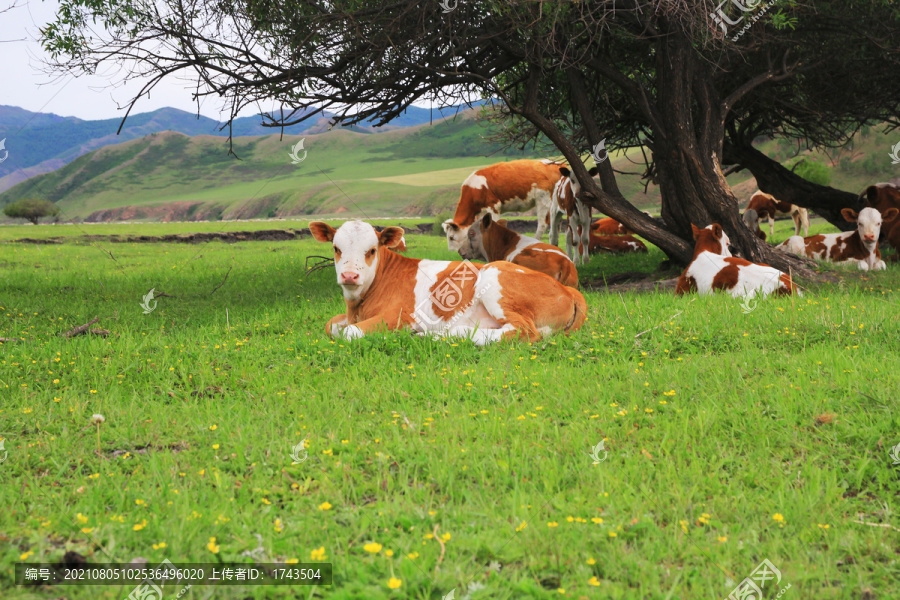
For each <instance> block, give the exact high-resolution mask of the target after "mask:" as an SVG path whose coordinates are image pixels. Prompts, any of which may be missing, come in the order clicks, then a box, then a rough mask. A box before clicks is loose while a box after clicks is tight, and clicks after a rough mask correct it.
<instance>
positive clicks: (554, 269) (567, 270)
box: [459, 214, 578, 287]
mask: <svg viewBox="0 0 900 600" xmlns="http://www.w3.org/2000/svg"><path fill="white" fill-rule="evenodd" d="M467 235H468V239H467V240H466V242H465V243H464V244H463V245H462V246H460V248H459V255H460V256H462V257H463V258H467V259H470V260H484V261H487V262H494V261H496V260H505V261H508V262H511V263H513V264H516V265H520V266H523V267H527V268H529V269H531V270H533V271H537V272H539V273H546V274H547V275H549V276H550V277H552V278H553V279H555V280H557V281H558V282H560V283H561V284H563V285H567V286H569V287H578V270H577V269H576V268H575V263H573V262H572V260H571V259H570V258H569V257H568V256H566V255H565V253H564V252H563V251H562V250H560V249H559V248H557V247H556V246H551V245H550V244H545V243H543V242H541V241H539V240H536V239H535V238H533V237H528V236H527V235H519V234H518V233H516V232H515V231H513V230H512V229H509V228H508V227H506V223H505V222H504V221H502V220H501V221H494V220H493V217H492V216H491V215H490V214H487V215H484V216H483V217H481V220H480V221H477V222H476V223H474V224H473V225H472V226H471V227H469V232H468V234H467Z"/></svg>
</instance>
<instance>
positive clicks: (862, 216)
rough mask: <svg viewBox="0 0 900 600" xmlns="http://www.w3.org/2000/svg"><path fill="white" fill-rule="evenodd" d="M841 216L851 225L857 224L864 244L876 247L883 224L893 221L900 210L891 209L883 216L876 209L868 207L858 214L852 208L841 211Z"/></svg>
mask: <svg viewBox="0 0 900 600" xmlns="http://www.w3.org/2000/svg"><path fill="white" fill-rule="evenodd" d="M841 214H842V215H843V216H844V219H846V220H847V221H849V222H850V223H856V230H857V231H858V232H859V237H860V238H861V239H862V241H863V243H864V244H866V245H874V244H876V243H877V242H878V236H879V235H880V234H881V225H882V223H883V222H886V223H890V222H891V221H893V220H894V219H895V218H897V215H898V214H900V210H897V209H896V208H889V209H887V210H886V211H884V214H881V213H880V212H878V210H876V209H874V208H868V207H867V208H864V209H862V210H861V211H859V212H858V213H857V212H856V211H855V210H853V209H852V208H845V209H843V210H841Z"/></svg>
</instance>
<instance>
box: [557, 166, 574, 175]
mask: <svg viewBox="0 0 900 600" xmlns="http://www.w3.org/2000/svg"><path fill="white" fill-rule="evenodd" d="M559 173H560V175H562V176H563V177H568V176H569V175H571V174H572V173H571V172H570V171H569V168H568V167H560V168H559Z"/></svg>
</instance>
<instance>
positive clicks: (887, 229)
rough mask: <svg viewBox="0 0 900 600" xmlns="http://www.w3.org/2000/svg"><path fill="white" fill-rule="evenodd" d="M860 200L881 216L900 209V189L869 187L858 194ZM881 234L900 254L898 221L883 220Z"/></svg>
mask: <svg viewBox="0 0 900 600" xmlns="http://www.w3.org/2000/svg"><path fill="white" fill-rule="evenodd" d="M862 198H865V199H866V204H868V205H869V206H870V207H871V208H874V209H876V210H877V211H878V212H880V213H881V214H885V213H886V212H887V211H888V210H890V209H891V208H897V209H900V188H898V187H897V186H896V185H894V184H891V183H876V184H875V185H870V186H869V187H867V188H866V189H865V191H864V192H863V193H862V194H860V199H862ZM881 233H882V234H883V237H884V239H885V240H887V242H888V243H889V244H890V245H891V246H893V248H894V249H895V250H897V251H898V252H900V219H894V220H893V221H887V220H885V221H884V226H883V227H882V229H881ZM894 258H897V255H894Z"/></svg>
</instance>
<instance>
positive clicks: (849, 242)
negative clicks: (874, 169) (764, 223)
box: [776, 207, 900, 271]
mask: <svg viewBox="0 0 900 600" xmlns="http://www.w3.org/2000/svg"><path fill="white" fill-rule="evenodd" d="M898 213H900V210H898V209H896V208H889V209H887V210H886V211H885V212H884V215H882V214H881V213H880V212H878V211H877V210H876V209H874V208H868V207H866V208H864V209H862V210H861V211H859V213H857V212H856V211H855V210H853V209H852V208H845V209H843V210H841V214H842V215H843V216H844V219H846V220H847V221H849V222H850V223H854V222H855V223H856V230H855V231H844V232H842V233H820V234H819V235H811V236H809V237H806V238H803V237H800V236H799V235H795V236H792V237H789V238H788V239H787V240H785V241H784V242H782V243H781V244H779V245H778V246H776V248H777V249H778V250H783V251H787V252H792V253H794V254H799V255H801V256H808V257H809V258H817V259H819V260H827V261H830V262H833V263H848V264H854V263H855V264H856V266H857V267H858V268H859V270H861V271H883V270H884V269H886V268H887V265H885V264H884V261H883V260H881V252H880V251H879V250H878V236H879V235H880V233H881V226H882V223H890V222H892V221H893V220H894V219H895V218H896V217H897V214H898Z"/></svg>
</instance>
